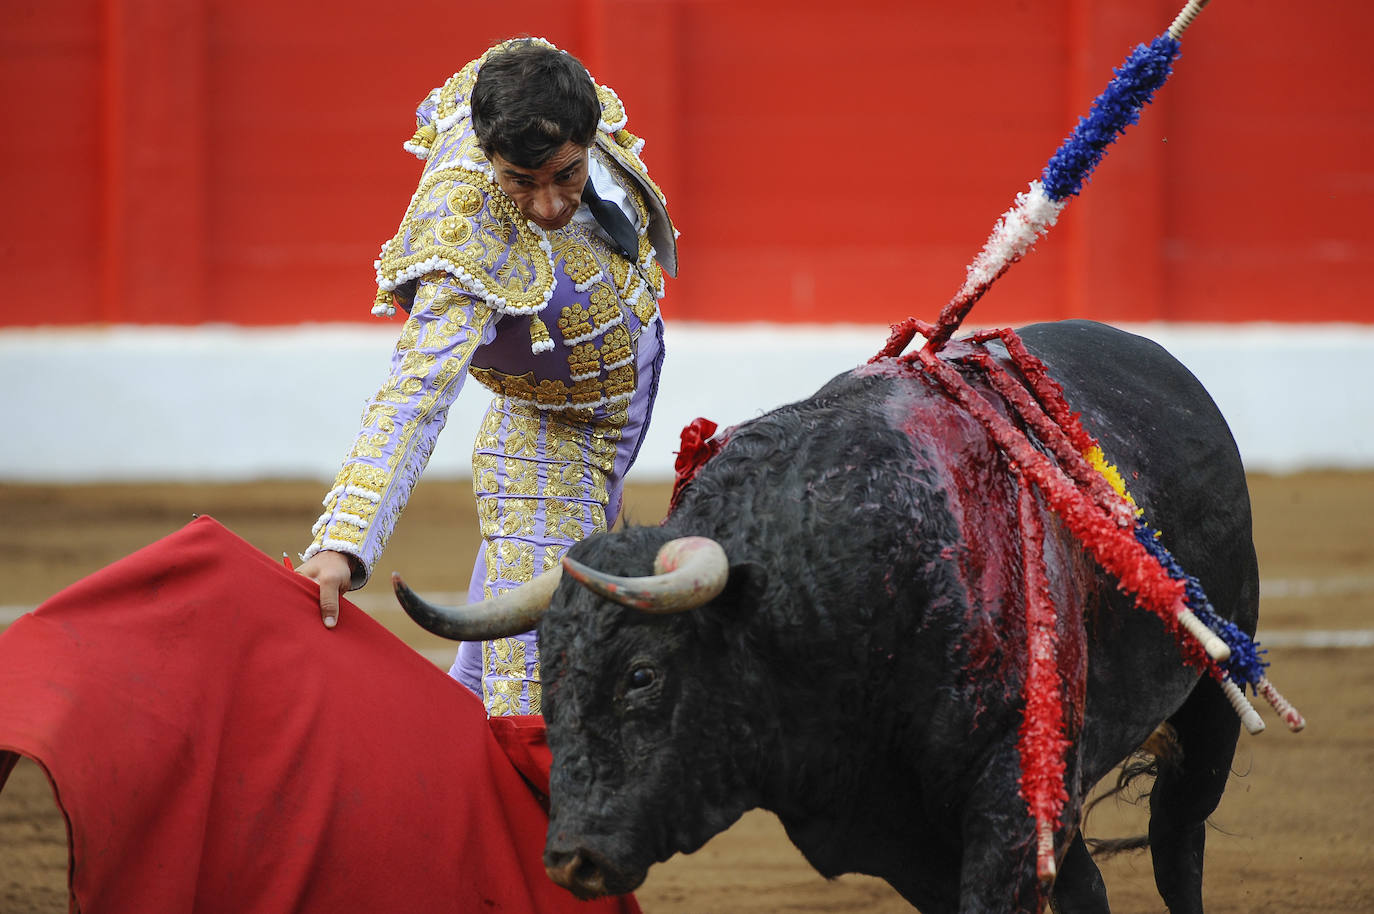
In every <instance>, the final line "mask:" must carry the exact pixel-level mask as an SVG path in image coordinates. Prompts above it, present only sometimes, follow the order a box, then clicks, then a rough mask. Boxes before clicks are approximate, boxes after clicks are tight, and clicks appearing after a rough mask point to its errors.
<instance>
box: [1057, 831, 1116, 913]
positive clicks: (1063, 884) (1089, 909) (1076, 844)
mask: <svg viewBox="0 0 1374 914" xmlns="http://www.w3.org/2000/svg"><path fill="white" fill-rule="evenodd" d="M1050 910H1052V911H1054V912H1055V914H1109V912H1110V910H1111V909H1110V908H1109V907H1108V906H1107V885H1106V883H1105V882H1103V881H1102V872H1101V871H1100V870H1099V869H1098V868H1097V864H1096V863H1094V862H1093V858H1092V855H1091V854H1089V853H1088V846H1087V845H1086V844H1084V843H1083V833H1082V832H1079V833H1077V834H1075V835H1074V836H1073V841H1071V842H1070V843H1069V849H1068V850H1067V851H1065V852H1064V859H1063V860H1062V861H1061V862H1060V864H1059V878H1058V879H1056V880H1055V881H1054V893H1053V894H1052V895H1050Z"/></svg>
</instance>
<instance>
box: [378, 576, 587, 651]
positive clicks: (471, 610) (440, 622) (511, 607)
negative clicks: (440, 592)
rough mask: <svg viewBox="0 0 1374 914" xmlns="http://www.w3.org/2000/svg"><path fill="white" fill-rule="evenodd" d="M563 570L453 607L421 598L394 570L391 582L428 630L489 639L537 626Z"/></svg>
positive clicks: (457, 638)
mask: <svg viewBox="0 0 1374 914" xmlns="http://www.w3.org/2000/svg"><path fill="white" fill-rule="evenodd" d="M562 571H563V569H561V568H558V567H557V566H555V567H553V568H550V569H549V570H548V571H547V572H545V573H544V574H541V575H539V577H537V578H535V579H534V580H532V581H528V582H526V583H524V584H521V585H520V586H519V587H516V588H515V589H514V590H508V591H506V592H505V593H503V594H501V595H500V596H495V597H492V598H491V599H489V600H482V601H481V602H480V603H469V604H468V605H466V606H459V607H454V608H452V609H450V608H448V607H444V606H435V605H434V604H432V603H427V602H425V601H424V600H422V599H420V597H419V596H417V595H416V594H415V591H413V590H411V589H410V588H409V587H407V586H406V584H405V581H402V580H401V576H400V575H399V574H396V573H395V572H392V574H391V586H392V587H393V588H394V589H395V590H396V599H397V600H399V601H400V603H401V606H402V608H404V609H405V611H406V614H407V615H408V616H410V618H412V619H414V620H415V621H416V622H418V623H419V624H420V627H421V628H423V629H425V630H426V631H430V632H433V633H434V634H436V635H439V636H440V637H441V638H452V639H453V640H454V641H490V640H492V639H493V638H509V637H510V636H511V635H518V634H520V633H521V632H527V631H529V630H530V629H532V628H534V626H535V624H536V623H538V621H539V617H540V616H542V615H544V610H546V609H548V608H549V601H550V600H551V599H552V598H553V592H554V590H556V589H557V588H558V579H559V578H560V577H562Z"/></svg>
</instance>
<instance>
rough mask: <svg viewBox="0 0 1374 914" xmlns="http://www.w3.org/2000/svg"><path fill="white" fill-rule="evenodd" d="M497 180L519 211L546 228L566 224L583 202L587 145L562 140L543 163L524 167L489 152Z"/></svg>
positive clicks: (551, 229)
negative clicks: (560, 146)
mask: <svg viewBox="0 0 1374 914" xmlns="http://www.w3.org/2000/svg"><path fill="white" fill-rule="evenodd" d="M491 166H492V168H493V169H494V170H495V171H496V183H497V184H498V185H500V187H501V190H503V191H505V194H506V196H508V197H510V198H511V200H513V201H514V202H515V205H516V207H517V208H518V209H519V210H520V214H521V215H522V216H524V217H525V218H526V219H528V220H530V221H531V222H533V223H534V224H535V225H537V226H539V227H540V228H542V229H544V230H545V231H553V230H554V229H560V228H562V227H563V226H565V225H567V224H568V223H569V222H570V221H571V220H572V217H573V214H574V213H576V212H577V208H578V207H579V206H581V205H582V188H583V187H584V186H585V185H586V183H587V167H588V166H587V149H586V148H585V147H583V146H578V145H577V144H576V143H564V144H563V147H562V148H561V149H559V150H558V151H557V152H555V153H554V154H553V155H552V156H551V157H550V158H549V159H548V161H546V162H545V163H544V164H543V165H541V166H539V167H538V168H523V167H521V166H519V165H516V164H514V163H513V162H510V161H508V160H507V159H505V158H503V157H502V156H500V155H497V154H492V156H491Z"/></svg>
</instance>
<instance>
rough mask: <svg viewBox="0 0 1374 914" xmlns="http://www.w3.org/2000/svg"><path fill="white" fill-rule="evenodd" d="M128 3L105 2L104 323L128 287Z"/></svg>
mask: <svg viewBox="0 0 1374 914" xmlns="http://www.w3.org/2000/svg"><path fill="white" fill-rule="evenodd" d="M122 3H123V0H101V4H100V8H101V14H102V26H103V38H104V40H103V41H102V42H101V49H100V50H101V71H102V75H103V77H104V79H103V80H102V84H103V91H102V92H101V95H100V100H101V103H102V104H101V138H102V140H103V142H104V148H103V149H102V150H101V156H100V161H101V162H102V167H103V168H104V171H105V174H104V182H103V183H104V193H103V194H102V195H101V213H100V229H101V230H100V275H101V285H100V292H101V294H100V302H99V304H98V306H97V309H96V313H97V315H98V316H99V318H100V320H102V321H105V322H109V323H117V322H118V321H119V319H120V317H121V309H120V303H121V302H122V301H123V292H122V290H123V286H124V253H125V251H124V248H125V243H124V242H125V239H124V222H123V214H124V197H125V186H124V176H125V164H126V163H125V152H126V150H125V143H124V130H125V125H126V124H127V122H128V115H127V112H126V111H125V105H124V98H125V75H126V74H125V67H124V50H125V49H124V40H123V33H124V29H123V21H122V20H123V5H122Z"/></svg>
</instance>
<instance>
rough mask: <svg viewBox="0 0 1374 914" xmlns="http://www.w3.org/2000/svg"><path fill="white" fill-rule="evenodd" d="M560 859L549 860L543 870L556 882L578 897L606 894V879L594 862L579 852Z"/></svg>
mask: <svg viewBox="0 0 1374 914" xmlns="http://www.w3.org/2000/svg"><path fill="white" fill-rule="evenodd" d="M559 857H560V858H562V859H555V860H550V861H549V862H547V863H546V864H545V866H544V871H545V872H546V873H548V874H549V878H550V879H552V880H553V881H554V882H555V883H556V884H558V885H561V886H562V887H563V888H565V889H567V890H569V891H570V892H572V893H573V894H574V895H576V896H577V897H578V898H595V897H597V896H599V895H605V894H606V879H605V876H604V875H603V874H602V872H601V867H599V866H597V864H596V862H595V861H593V860H589V859H587V858H584V857H583V856H582V854H581V853H580V852H577V853H573V854H571V855H569V856H567V857H563V856H562V855H559Z"/></svg>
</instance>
